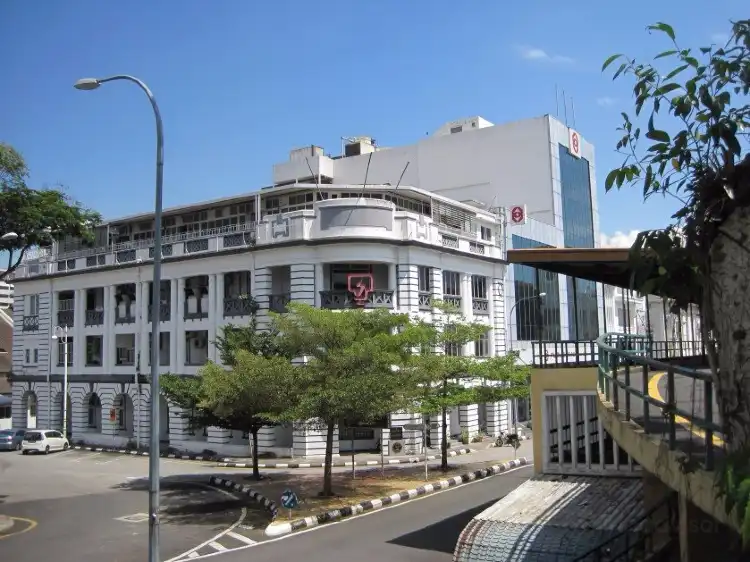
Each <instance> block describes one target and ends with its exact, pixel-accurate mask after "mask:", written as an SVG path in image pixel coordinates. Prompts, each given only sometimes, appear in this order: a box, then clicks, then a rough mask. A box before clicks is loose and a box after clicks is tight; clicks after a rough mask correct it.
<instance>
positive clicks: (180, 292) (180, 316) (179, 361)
mask: <svg viewBox="0 0 750 562" xmlns="http://www.w3.org/2000/svg"><path fill="white" fill-rule="evenodd" d="M173 314H174V315H175V319H174V330H175V331H174V334H175V346H176V347H177V358H176V363H175V365H174V369H175V371H176V372H177V373H182V372H183V371H184V370H185V320H184V318H185V279H182V278H181V279H178V280H177V307H176V310H174V311H173ZM170 413H171V412H170ZM170 427H171V426H170Z"/></svg>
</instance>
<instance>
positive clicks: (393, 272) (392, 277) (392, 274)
mask: <svg viewBox="0 0 750 562" xmlns="http://www.w3.org/2000/svg"><path fill="white" fill-rule="evenodd" d="M398 276H399V273H398V267H397V266H396V264H392V263H390V264H388V289H390V290H393V309H394V310H398V308H399V307H400V306H401V295H400V294H399V290H398V289H399V283H398Z"/></svg>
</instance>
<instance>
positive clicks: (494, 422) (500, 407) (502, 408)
mask: <svg viewBox="0 0 750 562" xmlns="http://www.w3.org/2000/svg"><path fill="white" fill-rule="evenodd" d="M486 411H487V420H486V423H487V434H488V435H490V436H492V437H498V436H499V435H500V434H501V433H502V432H503V431H507V430H508V406H507V400H503V401H501V402H488V403H487V405H486Z"/></svg>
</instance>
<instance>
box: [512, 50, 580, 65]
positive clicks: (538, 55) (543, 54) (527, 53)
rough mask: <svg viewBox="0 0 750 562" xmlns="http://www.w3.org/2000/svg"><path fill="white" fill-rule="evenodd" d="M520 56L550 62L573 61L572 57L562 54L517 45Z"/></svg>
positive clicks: (564, 62)
mask: <svg viewBox="0 0 750 562" xmlns="http://www.w3.org/2000/svg"><path fill="white" fill-rule="evenodd" d="M517 49H518V52H519V54H520V55H521V58H524V59H526V60H530V61H538V62H545V63H552V64H572V63H573V62H575V61H574V60H573V59H572V58H570V57H566V56H564V55H558V54H554V53H548V52H547V51H545V50H543V49H539V48H538V47H517Z"/></svg>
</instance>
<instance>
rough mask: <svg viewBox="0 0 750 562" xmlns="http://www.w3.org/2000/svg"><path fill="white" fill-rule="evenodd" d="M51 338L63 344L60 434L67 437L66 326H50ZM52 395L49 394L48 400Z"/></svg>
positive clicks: (67, 342) (68, 342)
mask: <svg viewBox="0 0 750 562" xmlns="http://www.w3.org/2000/svg"><path fill="white" fill-rule="evenodd" d="M52 339H53V340H59V341H61V342H62V344H63V398H62V400H63V411H62V434H63V435H64V436H65V438H66V439H67V437H68V357H69V355H68V353H69V352H68V346H69V344H70V341H69V339H68V326H55V327H54V328H52ZM51 400H52V397H51V396H50V401H51Z"/></svg>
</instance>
